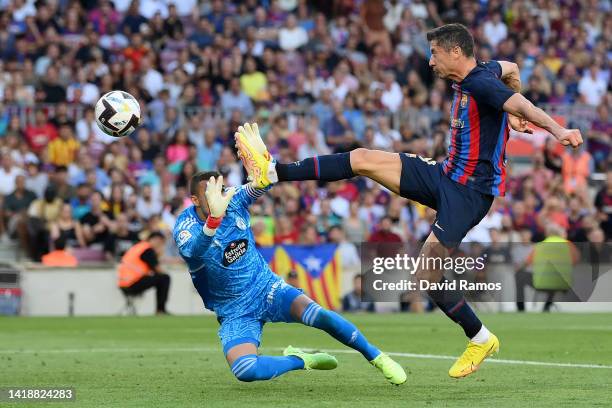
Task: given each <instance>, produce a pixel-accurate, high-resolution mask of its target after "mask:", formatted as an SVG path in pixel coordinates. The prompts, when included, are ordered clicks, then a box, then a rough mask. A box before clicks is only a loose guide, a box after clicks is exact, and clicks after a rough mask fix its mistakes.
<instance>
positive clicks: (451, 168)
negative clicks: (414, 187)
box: [443, 61, 514, 196]
mask: <svg viewBox="0 0 612 408" xmlns="http://www.w3.org/2000/svg"><path fill="white" fill-rule="evenodd" d="M500 77H501V65H499V63H498V62H497V61H489V62H479V63H478V65H476V67H475V68H474V69H472V70H471V71H470V73H469V74H468V75H467V76H466V77H465V78H464V79H463V81H461V82H456V83H453V89H454V90H455V94H454V97H453V104H452V107H451V124H450V145H449V147H448V157H447V158H446V160H444V163H443V168H444V173H445V174H446V175H447V176H448V177H450V178H451V179H452V180H454V181H456V182H458V183H461V184H465V185H466V186H468V187H470V188H473V189H474V190H477V191H480V192H481V193H484V194H491V195H495V196H503V195H504V194H505V191H506V164H505V160H506V157H505V156H506V153H505V150H506V142H507V141H508V132H509V128H508V114H507V113H506V112H504V111H503V109H502V107H503V106H504V103H505V102H506V101H507V100H508V98H510V97H511V96H512V95H513V94H514V91H512V90H511V89H510V88H508V87H507V86H506V85H505V84H504V83H503V82H502V81H501V80H500V79H499V78H500Z"/></svg>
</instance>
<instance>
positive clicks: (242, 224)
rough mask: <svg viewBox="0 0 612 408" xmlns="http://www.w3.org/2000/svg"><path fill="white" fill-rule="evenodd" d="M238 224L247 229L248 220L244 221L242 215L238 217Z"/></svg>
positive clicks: (242, 228) (239, 226)
mask: <svg viewBox="0 0 612 408" xmlns="http://www.w3.org/2000/svg"><path fill="white" fill-rule="evenodd" d="M236 226H237V227H238V228H240V229H241V230H243V231H244V230H246V229H247V225H246V222H244V220H243V219H242V217H236Z"/></svg>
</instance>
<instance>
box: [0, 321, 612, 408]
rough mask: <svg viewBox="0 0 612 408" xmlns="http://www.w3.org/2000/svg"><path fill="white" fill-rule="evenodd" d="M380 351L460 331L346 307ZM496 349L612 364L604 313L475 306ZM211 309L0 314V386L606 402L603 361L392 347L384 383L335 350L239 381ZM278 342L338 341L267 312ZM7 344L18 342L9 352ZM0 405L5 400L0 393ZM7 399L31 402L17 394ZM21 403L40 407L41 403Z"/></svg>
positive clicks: (388, 399)
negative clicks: (391, 373) (312, 363)
mask: <svg viewBox="0 0 612 408" xmlns="http://www.w3.org/2000/svg"><path fill="white" fill-rule="evenodd" d="M349 318H350V319H351V320H352V321H353V322H355V323H356V324H357V325H358V326H359V327H360V329H361V330H362V331H363V332H364V333H365V334H366V336H368V338H369V339H370V340H371V341H372V342H373V343H374V344H376V345H378V346H379V347H381V348H382V349H384V350H386V351H391V352H404V353H418V354H436V355H459V354H460V353H461V352H462V351H463V348H464V346H465V339H464V337H463V335H462V331H461V330H460V329H459V328H458V327H457V326H455V325H454V324H451V323H450V322H449V321H448V320H447V319H446V318H445V317H444V316H442V315H439V314H434V315H408V314H406V315H351V316H349ZM483 320H484V321H485V322H486V324H487V326H488V327H489V328H491V329H492V330H494V331H495V333H496V334H497V335H498V336H499V338H500V340H501V353H500V355H499V356H498V357H499V358H501V359H508V360H532V361H541V362H557V363H586V364H601V365H608V366H612V316H611V315H610V314H590V315H586V314H526V315H518V314H496V315H484V316H483ZM216 331H217V323H216V320H215V319H214V318H213V317H210V316H206V317H174V316H173V317H159V318H156V317H137V318H1V319H0V387H3V386H19V387H36V386H39V387H41V386H71V387H74V388H75V390H76V399H77V401H76V403H54V404H51V405H50V406H53V407H59V406H67V407H147V408H149V407H151V408H154V407H255V406H257V407H259V406H261V407H271V406H283V407H290V406H291V407H298V406H302V405H304V406H308V407H311V406H317V407H319V406H321V407H340V406H342V407H351V408H353V407H407V406H410V407H420V406H425V407H434V406H445V407H451V406H457V407H496V408H499V407H578V406H584V407H604V406H610V404H611V403H612V369H610V368H600V369H598V368H575V367H553V366H540V365H524V364H502V363H485V364H484V365H483V367H481V369H480V371H478V372H477V373H475V374H474V375H472V376H470V377H468V378H465V379H462V380H453V379H451V378H449V377H448V376H447V370H448V368H449V366H450V365H451V364H452V361H451V360H444V359H435V358H413V357H397V359H398V361H399V362H400V363H401V364H402V365H403V366H404V367H405V368H406V370H407V372H408V381H407V383H406V384H404V385H403V386H400V387H394V386H391V385H389V384H387V383H386V382H385V381H384V380H383V378H382V377H381V376H380V375H379V374H378V373H377V372H376V371H375V370H374V369H373V368H372V367H371V366H370V365H369V364H368V363H367V362H366V361H365V360H364V359H363V358H362V357H361V356H360V355H357V354H350V353H338V354H337V357H338V361H339V366H338V368H337V369H336V370H334V371H331V372H316V371H310V372H305V371H299V372H291V373H288V374H287V375H285V376H282V377H280V378H277V379H274V380H272V381H266V382H258V383H240V382H238V381H237V380H236V379H235V378H234V377H233V376H232V375H231V373H230V371H229V369H228V367H227V364H226V362H225V359H224V357H223V354H222V352H221V349H220V346H219V342H218V339H217V335H216ZM287 344H293V345H294V346H302V347H310V348H318V349H343V348H344V347H343V346H342V345H340V344H338V343H337V342H336V341H334V340H333V339H332V338H330V337H328V336H327V335H326V334H325V333H322V332H319V331H318V330H316V329H312V328H307V327H302V326H300V325H289V324H282V323H280V324H268V325H267V326H266V328H265V330H264V336H263V347H262V348H261V351H262V352H263V353H266V354H277V355H278V354H279V353H280V351H279V349H280V348H281V347H284V346H286V345H287ZM14 350H20V351H19V352H14ZM0 405H2V404H1V403H0ZM4 405H5V406H8V405H10V406H18V407H24V406H28V404H26V403H17V404H12V403H11V404H4ZM29 405H30V406H34V407H40V406H42V405H41V404H40V403H31V404H29Z"/></svg>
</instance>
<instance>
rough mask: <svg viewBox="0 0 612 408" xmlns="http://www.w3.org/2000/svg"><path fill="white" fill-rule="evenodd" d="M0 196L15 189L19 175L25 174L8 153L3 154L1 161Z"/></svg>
mask: <svg viewBox="0 0 612 408" xmlns="http://www.w3.org/2000/svg"><path fill="white" fill-rule="evenodd" d="M0 164H1V165H0V180H2V182H1V183H0V196H3V195H8V194H10V193H12V192H13V191H14V190H15V181H16V180H17V177H18V176H20V175H23V174H24V171H23V170H22V169H20V168H19V167H17V166H14V165H13V159H12V158H11V156H10V155H8V154H3V155H2V159H1V161H0Z"/></svg>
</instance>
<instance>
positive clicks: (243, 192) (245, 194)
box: [230, 184, 272, 208]
mask: <svg viewBox="0 0 612 408" xmlns="http://www.w3.org/2000/svg"><path fill="white" fill-rule="evenodd" d="M271 188H272V185H269V186H268V187H266V188H254V187H253V186H251V185H250V184H243V185H242V186H240V188H239V189H238V192H237V193H236V194H234V197H233V198H232V201H230V207H232V206H233V207H241V208H248V207H249V206H250V205H251V204H253V203H254V202H255V201H256V200H257V199H258V198H259V197H261V196H262V195H264V194H265V193H266V191H268V190H270V189H271Z"/></svg>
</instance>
